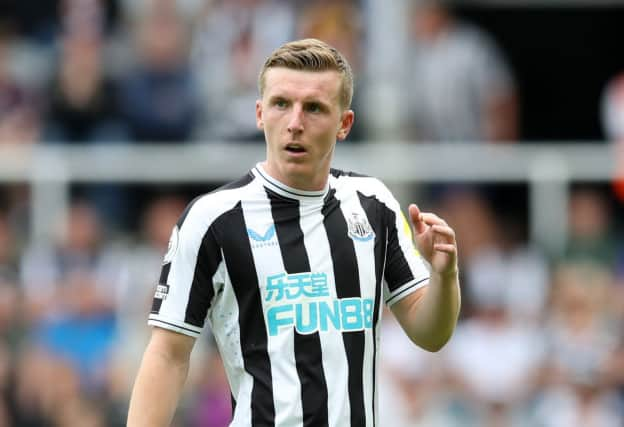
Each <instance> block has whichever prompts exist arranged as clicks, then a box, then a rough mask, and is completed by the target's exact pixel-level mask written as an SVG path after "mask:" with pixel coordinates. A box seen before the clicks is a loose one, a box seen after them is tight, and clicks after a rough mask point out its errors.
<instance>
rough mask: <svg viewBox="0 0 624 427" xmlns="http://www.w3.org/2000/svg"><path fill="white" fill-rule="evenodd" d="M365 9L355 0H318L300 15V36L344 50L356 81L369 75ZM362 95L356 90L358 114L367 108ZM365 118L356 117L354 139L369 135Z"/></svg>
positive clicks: (353, 130) (354, 106)
mask: <svg viewBox="0 0 624 427" xmlns="http://www.w3.org/2000/svg"><path fill="white" fill-rule="evenodd" d="M361 15H362V14H361V11H360V9H359V8H358V7H357V4H356V2H355V1H354V0H340V1H327V0H316V1H311V2H307V3H306V5H305V7H304V8H303V10H302V11H301V13H300V14H299V16H298V19H297V30H296V31H297V38H316V39H319V40H323V41H324V42H326V43H329V44H330V45H331V46H334V47H335V48H336V49H338V50H339V51H341V52H342V53H343V54H344V55H345V56H346V58H347V60H348V61H349V64H351V68H352V70H353V74H354V76H355V84H356V86H358V84H357V83H358V80H362V79H364V78H365V76H364V75H363V72H364V70H363V67H362V61H363V58H362V55H363V52H362V47H363V38H364V37H363V36H364V32H363V28H362V16H361ZM360 103H361V96H360V94H359V91H358V90H355V92H354V97H353V101H352V102H351V105H352V109H353V111H355V113H356V114H358V117H359V114H360V112H362V113H363V112H364V108H363V106H361V105H360ZM365 125H366V123H365V120H359V119H358V120H356V121H355V124H354V126H353V128H351V132H349V138H348V140H350V141H359V140H363V139H366V134H365V129H364V127H365Z"/></svg>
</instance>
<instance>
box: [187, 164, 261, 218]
mask: <svg viewBox="0 0 624 427" xmlns="http://www.w3.org/2000/svg"><path fill="white" fill-rule="evenodd" d="M254 179H255V178H254V176H253V174H252V173H251V172H249V173H247V174H246V175H245V176H243V177H241V178H240V179H237V180H236V181H232V182H230V183H228V184H225V185H223V186H221V187H219V188H217V189H216V190H213V191H211V192H210V193H206V194H202V195H200V196H198V197H196V198H195V199H193V200H192V201H191V202H190V203H189V204H188V205H187V206H186V209H184V212H182V215H180V218H179V219H178V222H177V226H178V228H182V227H183V226H184V227H185V228H189V227H192V228H198V227H199V228H207V227H208V226H209V225H210V224H211V223H212V222H214V221H215V219H217V218H218V217H219V216H221V215H222V214H224V213H226V212H228V211H231V210H233V209H235V208H236V206H237V205H238V204H239V203H240V201H241V200H242V199H243V198H244V197H245V194H246V193H247V191H248V188H249V186H250V184H251V183H252V182H253V181H254Z"/></svg>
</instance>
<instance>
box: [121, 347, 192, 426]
mask: <svg viewBox="0 0 624 427" xmlns="http://www.w3.org/2000/svg"><path fill="white" fill-rule="evenodd" d="M188 367H189V361H188V358H182V359H176V358H172V357H171V355H169V354H167V352H165V351H162V349H160V348H159V346H158V344H157V343H155V342H154V341H151V342H150V344H149V345H148V347H147V349H146V351H145V354H144V356H143V361H142V362H141V367H140V368H139V372H138V375H137V378H136V381H135V384H134V389H133V391H132V397H131V399H130V409H129V411H128V424H127V426H128V427H143V426H145V427H147V426H149V427H158V426H163V427H165V426H169V425H170V424H171V420H172V418H173V414H174V413H175V409H176V406H177V403H178V400H179V397H180V393H181V390H182V386H183V385H184V382H185V380H186V376H187V373H188Z"/></svg>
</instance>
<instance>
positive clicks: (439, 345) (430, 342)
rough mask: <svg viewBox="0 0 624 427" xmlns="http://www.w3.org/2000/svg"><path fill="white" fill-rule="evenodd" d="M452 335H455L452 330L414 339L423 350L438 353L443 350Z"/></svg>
mask: <svg viewBox="0 0 624 427" xmlns="http://www.w3.org/2000/svg"><path fill="white" fill-rule="evenodd" d="M451 336H453V331H452V330H451V331H449V332H448V333H445V334H439V335H436V336H433V337H428V339H422V340H415V339H412V341H413V342H414V343H415V344H416V345H418V346H419V347H420V348H422V349H423V350H426V351H428V352H430V353H437V352H438V351H440V350H442V349H443V348H444V346H445V345H446V344H447V343H448V342H449V341H450V340H451Z"/></svg>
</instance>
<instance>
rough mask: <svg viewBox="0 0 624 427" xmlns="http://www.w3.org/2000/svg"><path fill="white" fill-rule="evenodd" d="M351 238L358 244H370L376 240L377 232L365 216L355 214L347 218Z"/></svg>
mask: <svg viewBox="0 0 624 427" xmlns="http://www.w3.org/2000/svg"><path fill="white" fill-rule="evenodd" d="M347 223H348V226H349V237H351V239H353V240H357V241H358V242H368V241H369V240H371V239H374V238H375V232H374V231H373V229H372V227H371V226H370V224H369V223H368V220H367V219H366V217H365V216H363V215H360V214H357V213H355V212H353V213H352V214H351V218H347Z"/></svg>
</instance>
